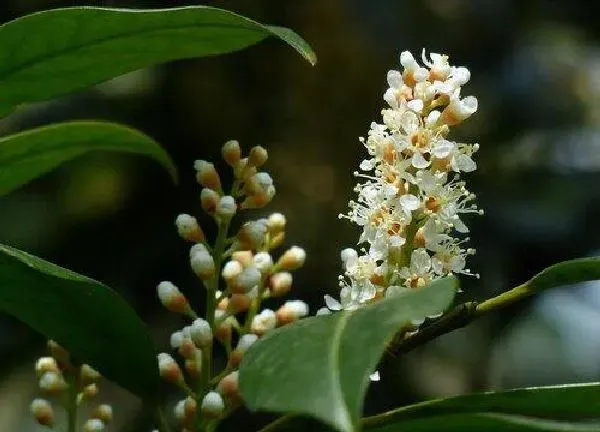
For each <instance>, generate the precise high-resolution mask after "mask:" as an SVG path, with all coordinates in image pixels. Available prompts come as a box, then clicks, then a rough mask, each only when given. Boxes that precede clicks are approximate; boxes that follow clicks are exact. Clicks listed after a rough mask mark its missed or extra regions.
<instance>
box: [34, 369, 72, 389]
mask: <svg viewBox="0 0 600 432" xmlns="http://www.w3.org/2000/svg"><path fill="white" fill-rule="evenodd" d="M39 386H40V388H41V389H42V390H44V391H46V392H48V393H59V392H61V391H63V390H65V389H66V388H67V387H68V385H67V383H66V381H65V379H64V378H63V376H62V374H61V373H60V372H51V371H50V372H44V374H43V375H42V376H41V378H40V381H39Z"/></svg>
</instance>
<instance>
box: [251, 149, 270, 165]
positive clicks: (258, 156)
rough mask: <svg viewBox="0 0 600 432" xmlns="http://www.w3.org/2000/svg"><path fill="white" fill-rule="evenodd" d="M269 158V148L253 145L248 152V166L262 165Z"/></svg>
mask: <svg viewBox="0 0 600 432" xmlns="http://www.w3.org/2000/svg"><path fill="white" fill-rule="evenodd" d="M268 158H269V153H267V150H266V149H265V148H264V147H261V146H256V147H252V148H251V149H250V153H249V154H248V166H251V167H260V166H262V165H264V164H265V162H266V161H267V159H268Z"/></svg>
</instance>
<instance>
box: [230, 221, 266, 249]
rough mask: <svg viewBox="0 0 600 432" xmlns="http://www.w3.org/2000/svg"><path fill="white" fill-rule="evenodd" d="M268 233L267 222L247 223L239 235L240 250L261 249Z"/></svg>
mask: <svg viewBox="0 0 600 432" xmlns="http://www.w3.org/2000/svg"><path fill="white" fill-rule="evenodd" d="M266 233H267V224H266V221H261V220H258V221H250V222H246V223H245V224H244V225H242V227H241V228H240V231H239V232H238V235H237V240H238V242H239V246H240V249H252V250H256V249H260V247H261V246H262V244H263V242H264V241H265V235H266Z"/></svg>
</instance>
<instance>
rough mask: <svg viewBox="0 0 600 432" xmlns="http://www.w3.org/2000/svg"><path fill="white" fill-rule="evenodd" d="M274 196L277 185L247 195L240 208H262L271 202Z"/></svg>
mask: <svg viewBox="0 0 600 432" xmlns="http://www.w3.org/2000/svg"><path fill="white" fill-rule="evenodd" d="M274 196H275V186H273V185H271V186H268V187H267V188H266V189H264V190H263V191H262V192H261V193H257V194H254V195H250V196H248V197H246V199H245V200H244V201H242V204H240V208H241V209H242V210H248V209H255V208H262V207H264V206H266V205H267V204H269V203H270V202H271V200H272V199H273V197H274Z"/></svg>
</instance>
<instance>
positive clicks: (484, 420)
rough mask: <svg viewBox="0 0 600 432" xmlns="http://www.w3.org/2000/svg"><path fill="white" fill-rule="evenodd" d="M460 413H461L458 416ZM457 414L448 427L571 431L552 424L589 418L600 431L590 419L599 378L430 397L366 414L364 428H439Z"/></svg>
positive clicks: (599, 408) (598, 399)
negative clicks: (551, 384) (585, 382)
mask: <svg viewBox="0 0 600 432" xmlns="http://www.w3.org/2000/svg"><path fill="white" fill-rule="evenodd" d="M458 414H461V415H459V416H457V415H458ZM466 414H468V415H466ZM472 414H486V416H474V415H472ZM487 414H501V416H497V415H496V416H489V415H487ZM507 415H508V416H507ZM453 418H454V420H455V421H456V425H455V428H454V429H446V428H443V429H444V430H457V431H458V430H475V429H461V427H465V425H467V424H468V423H469V422H470V421H473V422H474V424H475V425H478V426H479V428H480V429H479V430H488V429H487V427H489V428H490V429H489V430H501V429H498V428H496V429H494V428H495V427H496V426H495V425H499V426H498V427H500V426H501V425H502V424H503V423H506V422H508V423H511V424H513V426H512V427H513V428H515V429H514V430H519V431H520V430H571V429H548V428H551V427H555V428H556V427H563V426H565V424H567V423H568V422H572V423H568V424H569V425H571V426H577V427H579V426H581V423H579V422H582V421H586V422H588V423H587V424H586V425H584V427H598V429H594V430H600V425H592V424H591V420H594V421H595V420H600V383H589V384H570V385H561V386H553V387H539V388H529V389H518V390H510V391H504V392H491V393H481V394H472V395H466V396H458V397H453V398H448V399H437V400H431V401H426V402H422V403H419V404H416V405H410V406H406V407H402V408H398V409H396V410H393V411H390V412H387V413H384V414H380V415H378V416H373V417H370V418H367V419H364V420H363V427H364V430H376V431H388V430H389V431H391V430H407V431H411V432H413V431H421V430H422V431H436V430H440V429H439V428H440V427H441V426H442V425H450V424H452V421H454V420H452V419H453ZM419 425H420V426H419ZM461 425H462V426H461ZM590 425H591V426H590ZM392 427H393V428H392ZM543 427H545V428H546V429H543ZM390 428H392V429H390ZM394 428H395V429H394ZM518 428H521V429H518ZM524 428H529V429H524ZM532 428H533V429H532ZM535 428H538V429H535ZM502 430H504V429H502ZM508 430H513V429H508ZM573 430H577V429H573ZM584 430H588V429H584Z"/></svg>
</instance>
